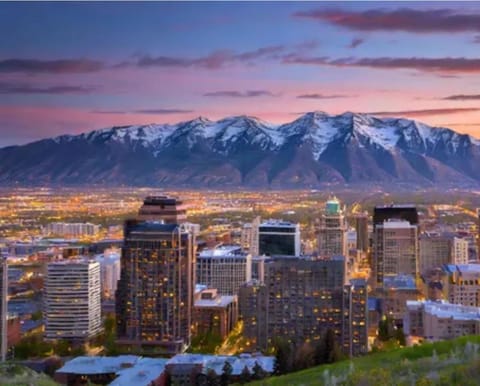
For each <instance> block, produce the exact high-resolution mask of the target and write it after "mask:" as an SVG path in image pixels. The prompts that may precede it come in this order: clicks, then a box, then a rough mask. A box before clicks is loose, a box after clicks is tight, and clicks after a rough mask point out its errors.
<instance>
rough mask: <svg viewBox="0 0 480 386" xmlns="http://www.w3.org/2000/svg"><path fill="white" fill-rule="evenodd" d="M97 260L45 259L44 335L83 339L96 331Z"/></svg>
mask: <svg viewBox="0 0 480 386" xmlns="http://www.w3.org/2000/svg"><path fill="white" fill-rule="evenodd" d="M100 292H101V288H100V264H99V263H97V262H93V261H88V260H87V259H76V260H67V261H59V262H53V263H49V264H48V265H47V275H46V279H45V301H44V316H45V338H46V339H68V340H76V341H85V340H88V339H89V338H92V337H94V336H95V335H97V334H98V333H100V331H101V329H102V315H101V295H100Z"/></svg>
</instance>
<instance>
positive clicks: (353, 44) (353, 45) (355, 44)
mask: <svg viewBox="0 0 480 386" xmlns="http://www.w3.org/2000/svg"><path fill="white" fill-rule="evenodd" d="M364 42H365V39H361V38H355V39H352V41H351V42H350V44H349V45H348V48H357V47H358V46H359V45H360V44H363V43H364Z"/></svg>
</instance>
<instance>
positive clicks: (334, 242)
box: [318, 197, 348, 258]
mask: <svg viewBox="0 0 480 386" xmlns="http://www.w3.org/2000/svg"><path fill="white" fill-rule="evenodd" d="M347 252H348V251H347V222H346V219H345V214H344V210H343V209H342V208H341V206H340V201H339V200H338V199H337V198H335V197H334V198H332V199H330V200H328V201H327V202H326V204H325V209H324V213H323V214H322V216H321V217H320V223H319V226H318V256H320V257H321V258H330V257H332V256H348V253H347Z"/></svg>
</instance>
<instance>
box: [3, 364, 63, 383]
mask: <svg viewBox="0 0 480 386" xmlns="http://www.w3.org/2000/svg"><path fill="white" fill-rule="evenodd" d="M0 385H1V386H58V383H56V382H54V381H53V380H52V379H51V378H49V377H48V376H47V375H45V374H39V373H36V372H35V371H33V370H31V369H29V368H28V367H25V366H20V365H17V364H13V363H5V364H3V363H2V364H0Z"/></svg>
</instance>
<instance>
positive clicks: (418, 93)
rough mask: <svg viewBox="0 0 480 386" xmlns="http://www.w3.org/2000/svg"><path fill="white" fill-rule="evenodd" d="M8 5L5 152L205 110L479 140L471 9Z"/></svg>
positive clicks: (475, 26) (477, 33) (1, 21)
mask: <svg viewBox="0 0 480 386" xmlns="http://www.w3.org/2000/svg"><path fill="white" fill-rule="evenodd" d="M1 8H2V12H1V13H0V33H1V34H2V36H8V39H2V40H1V42H0V51H1V57H0V133H1V135H0V146H7V145H14V144H23V143H26V142H29V141H34V140H37V139H40V138H45V137H51V136H56V135H60V134H74V133H80V132H84V131H90V130H93V129H98V128H102V127H109V126H119V125H130V124H147V123H175V122H179V121H184V120H189V119H192V118H195V117H198V116H206V117H208V118H210V119H219V118H223V117H226V116H232V115H244V114H245V115H251V116H256V117H258V118H261V119H264V120H268V121H271V122H276V123H280V122H282V123H284V122H290V121H293V120H294V119H295V118H296V117H298V116H299V115H301V114H302V113H304V112H307V111H315V110H321V111H325V112H327V113H332V114H338V113H342V112H344V111H354V112H363V113H375V114H376V115H377V116H395V117H409V118H414V119H418V120H421V121H424V122H426V123H428V124H431V125H436V126H446V127H450V128H452V129H454V130H457V131H459V132H461V133H470V134H472V135H474V136H479V135H480V132H479V131H478V130H479V123H480V112H479V111H478V110H479V109H478V100H479V99H480V96H479V95H478V88H479V84H478V72H479V68H480V65H479V64H480V62H479V60H480V59H478V49H479V47H480V46H479V44H480V27H479V26H480V7H479V4H478V3H475V2H464V3H462V2H455V3H453V2H441V3H440V2H428V3H413V2H412V3H395V2H388V3H387V2H384V3H382V2H350V3H343V2H332V3H328V2H324V3H314V2H308V3H284V2H282V3H275V4H272V3H261V2H254V3H242V2H233V3H141V4H137V3H135V4H133V3H93V4H87V3H23V2H22V3H20V2H18V3H3V4H2V6H1ZM132 15H134V16H132Z"/></svg>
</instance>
